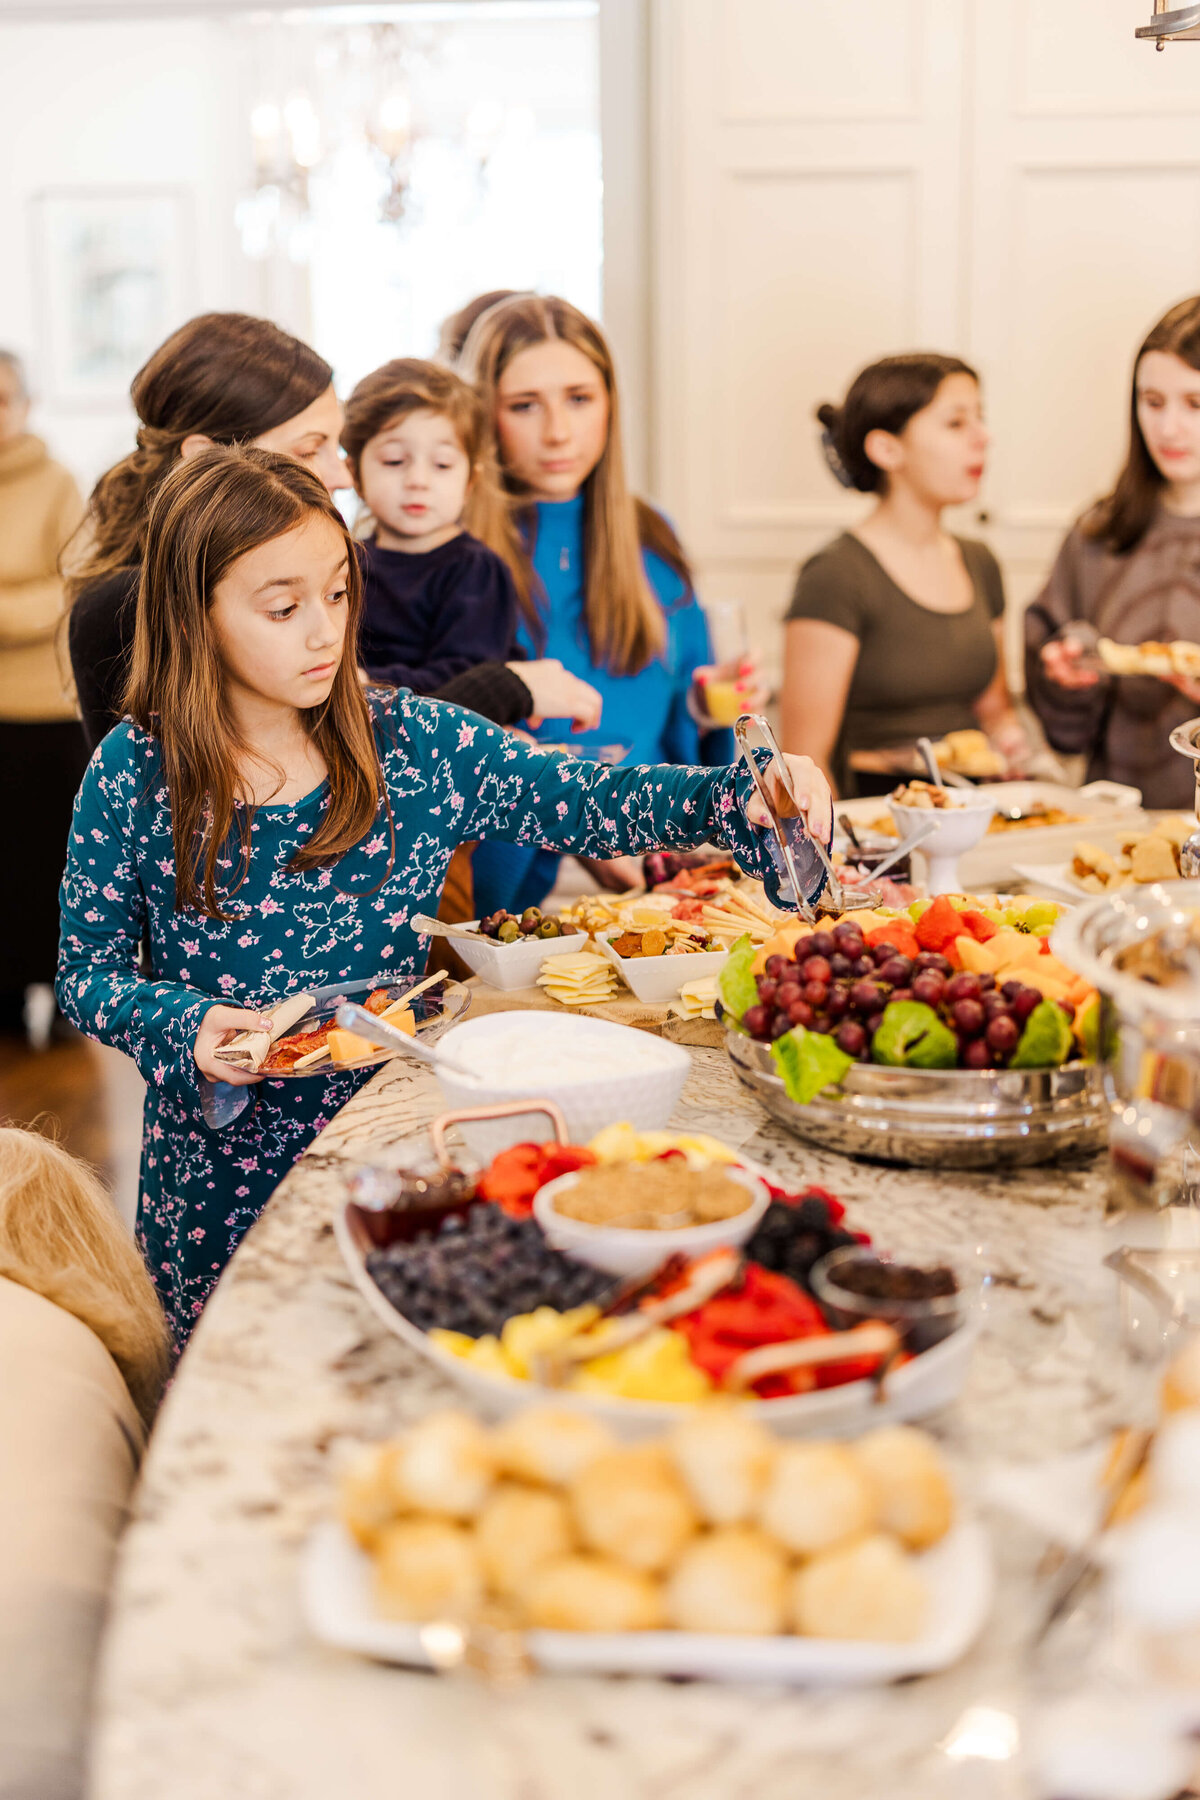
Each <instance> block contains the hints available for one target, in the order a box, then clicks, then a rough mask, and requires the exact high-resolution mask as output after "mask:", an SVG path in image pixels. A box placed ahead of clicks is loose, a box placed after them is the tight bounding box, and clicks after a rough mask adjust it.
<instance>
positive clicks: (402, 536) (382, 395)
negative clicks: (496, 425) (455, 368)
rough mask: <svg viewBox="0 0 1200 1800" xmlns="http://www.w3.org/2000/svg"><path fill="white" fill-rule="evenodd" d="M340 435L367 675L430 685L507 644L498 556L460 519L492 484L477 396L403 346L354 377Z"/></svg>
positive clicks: (511, 625) (509, 593) (506, 655)
mask: <svg viewBox="0 0 1200 1800" xmlns="http://www.w3.org/2000/svg"><path fill="white" fill-rule="evenodd" d="M342 445H343V447H344V449H345V451H346V460H347V463H348V465H349V468H350V473H351V474H352V476H353V477H354V485H355V487H356V489H357V490H358V494H359V498H360V499H361V500H362V502H363V504H364V506H365V507H366V508H367V511H368V512H369V514H370V516H371V521H372V523H371V526H370V533H369V535H368V536H367V537H366V538H365V539H364V541H363V543H362V555H363V573H364V577H365V594H366V597H365V609H364V617H363V631H362V638H361V642H360V646H359V655H360V660H361V662H362V665H363V667H364V668H365V669H366V671H367V673H368V675H370V676H371V677H372V678H373V679H375V680H377V681H385V682H388V683H390V684H391V685H392V686H393V687H407V688H412V690H413V691H414V693H418V694H432V693H435V692H437V691H438V689H440V688H441V687H443V686H444V685H445V684H446V682H448V681H450V680H451V679H452V678H453V677H454V676H456V675H461V674H462V673H463V672H464V671H465V670H467V669H470V668H473V667H475V666H476V665H478V664H481V663H506V662H508V661H510V660H511V659H512V658H514V657H515V656H518V655H519V654H520V652H519V651H518V650H517V596H516V590H515V588H514V586H513V580H512V576H511V575H510V574H509V572H508V568H507V565H506V564H505V563H504V562H503V561H502V559H501V558H500V557H499V556H497V555H496V553H495V551H493V550H489V549H488V548H487V546H486V545H485V544H481V543H480V541H479V539H478V538H476V537H473V536H472V535H471V533H470V532H469V531H465V530H464V529H463V526H462V517H463V512H464V509H465V507H466V504H467V496H468V493H470V494H471V495H472V497H473V500H474V502H475V505H476V507H478V506H479V504H480V502H481V500H482V499H483V497H484V496H483V494H482V493H481V490H483V489H489V488H490V486H491V485H492V477H491V475H490V468H489V458H488V454H487V430H486V422H485V415H484V411H483V407H482V404H481V402H480V401H479V399H478V398H477V396H476V395H475V393H474V391H473V390H472V389H471V388H469V387H468V386H467V384H466V383H465V382H464V381H462V380H460V378H459V377H458V376H457V375H454V374H452V373H451V371H450V370H449V369H443V368H441V367H440V366H439V365H438V364H437V363H429V362H420V361H418V360H417V359H416V358H413V357H402V358H399V359H398V360H397V361H395V362H390V363H385V364H384V366H383V367H382V368H381V369H376V370H375V372H374V374H372V375H367V376H366V377H364V379H363V380H362V381H360V382H359V384H358V386H357V387H356V388H355V390H354V392H353V393H352V394H351V396H350V399H349V400H348V402H347V404H346V424H345V429H344V430H343V432H342Z"/></svg>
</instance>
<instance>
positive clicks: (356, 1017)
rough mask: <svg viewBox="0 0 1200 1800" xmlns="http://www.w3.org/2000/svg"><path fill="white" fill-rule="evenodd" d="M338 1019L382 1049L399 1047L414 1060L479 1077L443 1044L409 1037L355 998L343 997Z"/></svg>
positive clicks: (466, 1077) (469, 1077) (344, 1027)
mask: <svg viewBox="0 0 1200 1800" xmlns="http://www.w3.org/2000/svg"><path fill="white" fill-rule="evenodd" d="M336 1022H337V1024H338V1025H339V1026H340V1027H341V1029H342V1030H343V1031H352V1032H353V1033H354V1035H355V1036H356V1037H361V1038H366V1040H367V1042H368V1043H369V1044H378V1046H379V1048H380V1049H381V1050H398V1051H399V1052H400V1054H401V1055H402V1056H411V1057H412V1058H413V1060H414V1061H415V1062H423V1063H432V1064H433V1066H434V1068H435V1069H437V1068H441V1069H450V1070H452V1071H453V1073H454V1074H455V1075H458V1076H460V1077H461V1078H462V1079H463V1080H465V1081H478V1080H479V1076H478V1074H477V1073H476V1071H475V1070H474V1069H468V1068H465V1067H464V1066H463V1064H462V1063H460V1062H456V1061H455V1060H454V1058H453V1056H447V1055H446V1054H445V1052H444V1051H443V1049H442V1047H441V1045H440V1044H434V1045H432V1046H431V1045H429V1044H423V1043H422V1042H421V1040H420V1038H416V1037H409V1035H408V1033H407V1032H406V1031H400V1030H398V1029H397V1027H396V1026H395V1025H389V1024H388V1022H387V1020H386V1019H381V1018H379V1016H378V1015H377V1014H376V1013H372V1012H368V1011H367V1009H366V1007H365V1006H358V1005H356V1004H355V1002H354V1001H353V1000H344V1001H343V1002H342V1004H341V1005H340V1006H339V1007H338V1009H337V1014H336Z"/></svg>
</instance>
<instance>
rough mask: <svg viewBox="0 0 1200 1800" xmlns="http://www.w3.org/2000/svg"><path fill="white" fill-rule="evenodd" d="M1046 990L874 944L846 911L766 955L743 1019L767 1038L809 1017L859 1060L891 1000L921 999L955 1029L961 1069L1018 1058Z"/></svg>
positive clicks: (866, 1058)
mask: <svg viewBox="0 0 1200 1800" xmlns="http://www.w3.org/2000/svg"><path fill="white" fill-rule="evenodd" d="M1041 998H1042V996H1041V994H1040V993H1039V992H1038V990H1037V989H1036V988H1033V987H1027V986H1026V985H1025V984H1024V983H1023V982H1020V981H1006V982H1005V983H1004V985H1003V987H1001V988H997V986H996V978H995V976H994V975H989V974H984V975H975V974H972V973H971V972H969V971H968V970H960V971H958V972H956V971H955V969H954V967H953V965H952V964H951V963H950V962H949V961H948V960H947V958H946V957H944V956H941V955H939V954H938V953H937V951H934V950H923V951H921V953H920V954H919V955H918V956H916V957H915V958H913V957H908V956H905V955H903V954H902V953H901V952H900V951H898V950H896V949H895V948H894V946H893V945H891V944H868V943H867V942H866V941H865V940H864V938H863V936H862V933H861V932H860V931H859V929H858V926H857V925H854V924H852V923H851V922H849V921H848V920H844V921H843V922H842V923H841V924H839V925H835V926H834V927H833V930H832V931H816V932H813V933H812V935H811V936H810V937H803V938H800V939H799V940H798V941H797V943H796V946H795V949H794V951H793V953H792V957H791V958H790V959H789V958H788V957H786V956H770V957H768V958H767V963H766V967H765V968H764V970H763V972H762V974H761V975H760V976H759V977H758V1005H757V1006H751V1007H749V1008H748V1009H747V1011H746V1013H745V1016H744V1017H743V1019H742V1024H743V1025H744V1026H745V1028H746V1030H747V1031H748V1032H749V1033H750V1036H751V1037H754V1038H758V1039H760V1040H761V1041H762V1042H764V1043H771V1042H772V1041H773V1040H774V1039H775V1038H780V1037H782V1036H783V1035H784V1033H785V1032H786V1031H790V1030H791V1029H792V1027H793V1026H794V1025H803V1026H804V1027H805V1028H806V1029H807V1030H809V1031H820V1032H824V1033H828V1034H829V1035H830V1036H832V1038H833V1040H834V1042H835V1043H836V1044H837V1046H838V1048H839V1049H840V1050H843V1051H845V1053H846V1055H847V1056H852V1057H854V1058H855V1060H856V1061H857V1062H870V1060H871V1042H872V1039H873V1038H874V1036H875V1033H876V1031H878V1029H879V1027H880V1025H881V1024H882V1022H883V1012H884V1008H885V1007H886V1006H887V1005H888V1004H889V1002H890V1001H893V1000H917V1001H920V1003H921V1004H922V1005H923V1006H929V1007H932V1008H933V1010H934V1011H935V1012H936V1013H937V1014H938V1015H939V1017H940V1018H941V1019H943V1020H944V1022H945V1023H946V1024H947V1025H948V1026H949V1028H950V1030H951V1031H953V1032H954V1034H955V1036H956V1037H957V1039H958V1064H959V1067H960V1068H963V1069H994V1068H1002V1067H1003V1066H1004V1064H1005V1063H1007V1061H1008V1059H1009V1058H1010V1057H1011V1055H1012V1053H1013V1051H1014V1050H1015V1049H1016V1047H1017V1044H1018V1042H1019V1041H1020V1037H1021V1032H1022V1031H1023V1029H1024V1026H1025V1021H1026V1019H1028V1017H1029V1015H1030V1013H1031V1012H1032V1011H1033V1009H1034V1007H1035V1006H1037V1005H1039V1004H1040V1002H1041Z"/></svg>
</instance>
